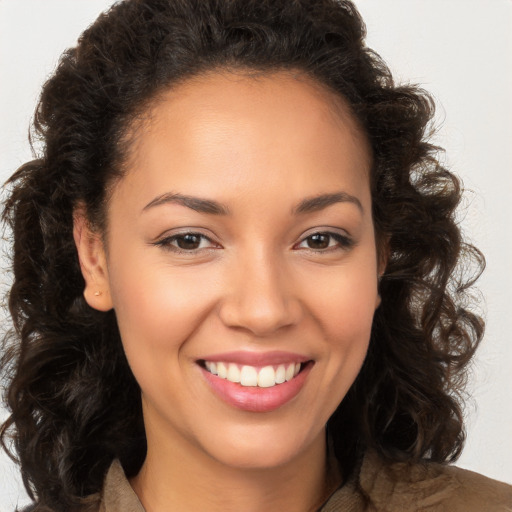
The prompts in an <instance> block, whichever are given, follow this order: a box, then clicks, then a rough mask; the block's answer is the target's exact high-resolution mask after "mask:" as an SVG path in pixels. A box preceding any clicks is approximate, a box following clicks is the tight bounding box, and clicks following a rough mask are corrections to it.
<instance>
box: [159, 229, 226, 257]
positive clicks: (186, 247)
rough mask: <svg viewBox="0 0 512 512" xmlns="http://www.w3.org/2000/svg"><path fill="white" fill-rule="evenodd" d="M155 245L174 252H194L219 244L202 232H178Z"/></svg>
mask: <svg viewBox="0 0 512 512" xmlns="http://www.w3.org/2000/svg"><path fill="white" fill-rule="evenodd" d="M155 245H159V246H161V247H164V248H165V249H169V250H171V251H175V252H182V253H183V252H196V251H200V250H202V249H214V248H218V247H219V246H218V245H217V244H215V243H214V242H213V241H212V240H210V239H209V238H208V237H207V236H205V235H203V234H202V233H179V234H176V235H173V236H168V237H165V238H162V239H161V240H159V241H157V242H155Z"/></svg>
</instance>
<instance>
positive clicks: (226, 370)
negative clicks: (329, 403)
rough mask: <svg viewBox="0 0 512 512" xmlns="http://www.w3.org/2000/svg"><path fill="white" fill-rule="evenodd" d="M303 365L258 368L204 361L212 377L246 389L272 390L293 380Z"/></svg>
mask: <svg viewBox="0 0 512 512" xmlns="http://www.w3.org/2000/svg"><path fill="white" fill-rule="evenodd" d="M301 366H302V365H301V363H288V364H280V365H268V366H263V367H256V366H250V365H238V364H236V363H228V362H223V361H219V362H214V361H204V367H205V368H206V370H208V371H209V372H210V373H211V374H212V375H217V376H218V377H220V378H221V379H226V380H228V381H229V382H233V383H239V384H240V385H241V386H245V387H260V388H270V387H273V386H276V385H277V384H283V383H284V382H288V381H290V380H292V379H293V378H294V377H296V376H297V375H298V373H299V372H300V370H301Z"/></svg>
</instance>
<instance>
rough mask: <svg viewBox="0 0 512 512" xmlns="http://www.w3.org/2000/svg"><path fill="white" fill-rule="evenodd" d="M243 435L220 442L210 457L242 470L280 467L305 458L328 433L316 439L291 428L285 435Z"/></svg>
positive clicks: (274, 433) (281, 433)
mask: <svg viewBox="0 0 512 512" xmlns="http://www.w3.org/2000/svg"><path fill="white" fill-rule="evenodd" d="M264 430H265V431H264V432H251V433H250V434H247V433H245V434H244V433H242V432H240V433H239V434H238V435H236V434H234V435H232V436H229V439H227V440H220V439H219V440H218V442H216V443H215V444H214V446H212V449H211V450H208V451H209V452H210V456H212V457H213V458H214V459H216V460H217V461H218V462H220V463H222V464H224V465H225V466H229V467H232V468H238V469H252V470H264V469H271V468H278V467H281V466H284V465H286V464H288V463H291V462H293V461H294V460H295V459H298V458H301V457H304V456H306V455H307V453H308V451H309V449H310V448H312V446H313V445H314V444H316V443H317V442H319V441H320V442H323V441H324V439H325V435H324V430H323V429H322V431H321V432H320V433H318V434H317V435H316V436H310V435H308V433H296V434H295V435H294V434H293V433H291V432H290V430H289V429H285V430H284V431H282V432H276V431H274V432H269V431H268V430H269V429H264Z"/></svg>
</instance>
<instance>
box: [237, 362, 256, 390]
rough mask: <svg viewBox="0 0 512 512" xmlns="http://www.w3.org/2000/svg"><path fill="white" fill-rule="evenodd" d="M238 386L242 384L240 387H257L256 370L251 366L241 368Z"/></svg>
mask: <svg viewBox="0 0 512 512" xmlns="http://www.w3.org/2000/svg"><path fill="white" fill-rule="evenodd" d="M240 384H242V386H257V385H258V374H257V373H256V368H253V367H252V366H242V371H241V372H240Z"/></svg>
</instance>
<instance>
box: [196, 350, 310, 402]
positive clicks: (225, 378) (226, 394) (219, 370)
mask: <svg viewBox="0 0 512 512" xmlns="http://www.w3.org/2000/svg"><path fill="white" fill-rule="evenodd" d="M227 356H228V354H225V355H224V357H222V356H219V357H215V359H213V358H210V357H208V358H207V359H200V360H198V361H197V364H198V365H199V367H200V368H201V371H202V374H203V376H204V378H205V380H206V381H207V383H208V384H209V387H210V389H211V390H212V391H213V392H214V394H215V395H217V396H218V397H219V398H220V399H221V400H222V401H224V402H225V403H227V404H228V405H230V406H232V407H235V408H236V409H239V410H242V411H247V412H270V411H274V410H276V409H278V408H280V407H282V406H284V405H285V404H287V403H288V402H290V401H292V399H294V398H295V397H296V396H297V395H298V394H299V393H300V391H301V390H302V388H303V387H304V384H305V383H306V380H307V377H308V375H309V373H310V370H311V368H312V367H313V366H314V364H315V362H314V361H313V360H307V359H306V358H303V357H300V356H297V357H296V358H293V357H290V356H287V357H282V356H281V355H277V354H274V357H270V358H269V357H259V356H257V357H246V356H245V355H241V356H240V355H238V354H235V353H233V354H232V357H227ZM248 359H249V360H248ZM251 359H252V360H251ZM248 363H252V364H248ZM271 363H273V364H271Z"/></svg>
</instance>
